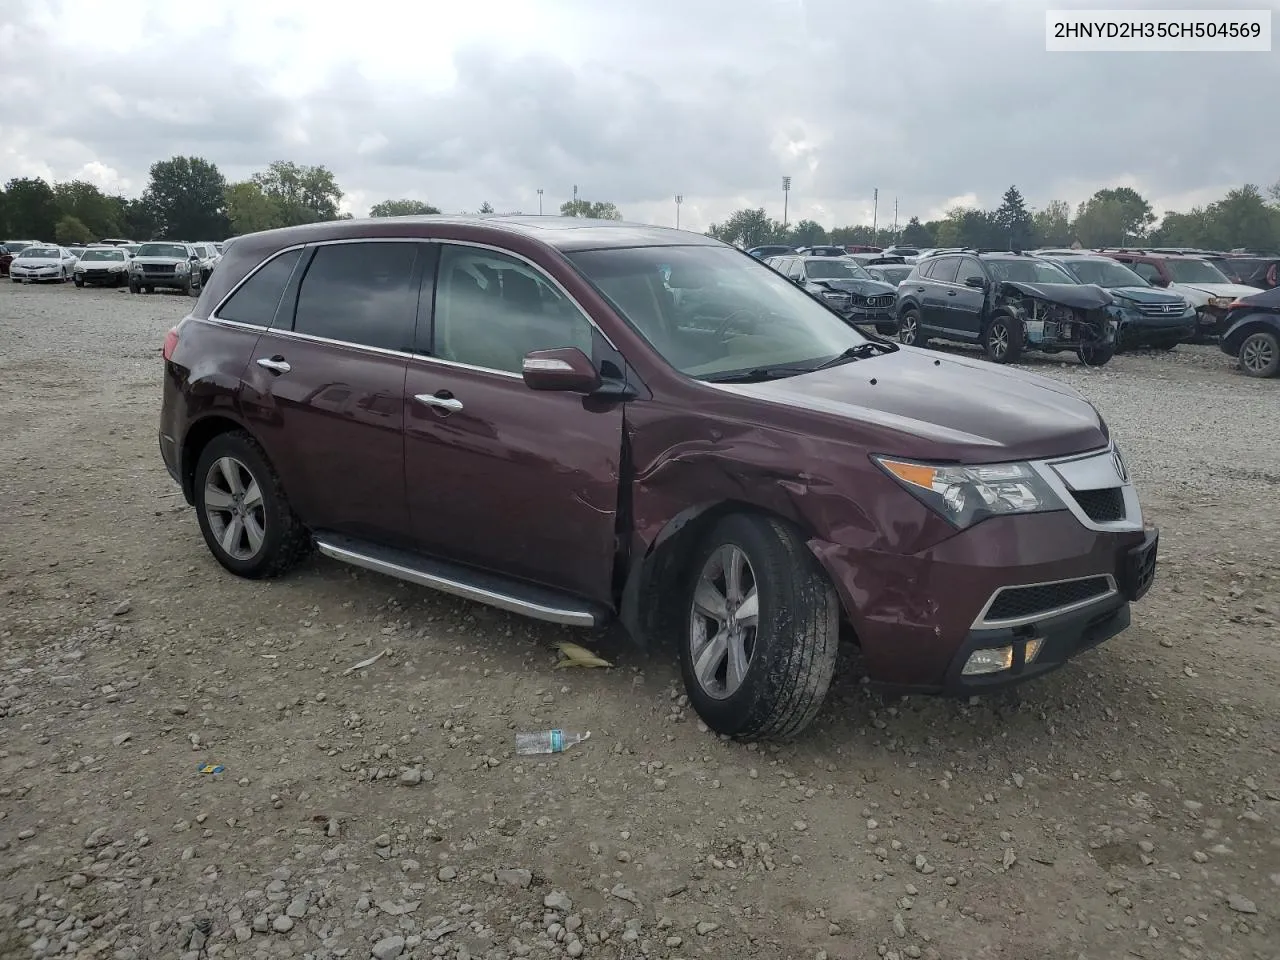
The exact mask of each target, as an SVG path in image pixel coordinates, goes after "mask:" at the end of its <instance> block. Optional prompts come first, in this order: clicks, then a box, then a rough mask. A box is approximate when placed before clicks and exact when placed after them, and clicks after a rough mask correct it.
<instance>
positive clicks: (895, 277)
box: [871, 266, 911, 287]
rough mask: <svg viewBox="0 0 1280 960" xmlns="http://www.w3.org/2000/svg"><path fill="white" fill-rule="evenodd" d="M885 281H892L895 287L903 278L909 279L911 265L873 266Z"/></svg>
mask: <svg viewBox="0 0 1280 960" xmlns="http://www.w3.org/2000/svg"><path fill="white" fill-rule="evenodd" d="M871 269H872V270H874V271H875V272H876V273H877V274H878V275H879V276H880V277H881V278H882V279H883V280H884V282H885V283H892V284H893V285H894V286H895V287H896V286H897V285H898V284H900V283H901V282H902V281H903V280H905V279H907V275H908V274H909V273H911V267H908V266H901V267H872V268H871Z"/></svg>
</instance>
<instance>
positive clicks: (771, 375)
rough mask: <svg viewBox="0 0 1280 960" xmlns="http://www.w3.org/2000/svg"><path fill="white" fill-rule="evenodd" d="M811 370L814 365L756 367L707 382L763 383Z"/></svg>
mask: <svg viewBox="0 0 1280 960" xmlns="http://www.w3.org/2000/svg"><path fill="white" fill-rule="evenodd" d="M811 370H813V367H755V368H754V369H752V370H740V371H738V372H737V373H725V374H721V375H720V376H718V377H707V378H705V379H706V381H707V383H763V382H764V381H765V380H783V379H785V378H787V377H796V376H799V375H800V374H802V373H809V372H810V371H811Z"/></svg>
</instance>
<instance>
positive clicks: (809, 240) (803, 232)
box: [787, 220, 827, 247]
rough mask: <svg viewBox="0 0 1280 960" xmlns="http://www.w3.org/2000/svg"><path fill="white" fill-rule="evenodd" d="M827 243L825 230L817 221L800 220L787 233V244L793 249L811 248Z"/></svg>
mask: <svg viewBox="0 0 1280 960" xmlns="http://www.w3.org/2000/svg"><path fill="white" fill-rule="evenodd" d="M826 242H827V228H826V227H824V226H823V225H822V224H820V223H818V221H817V220H801V221H800V222H799V223H797V224H794V225H793V226H792V227H791V229H790V230H789V231H788V236H787V243H790V244H791V245H792V246H793V247H812V246H816V245H818V244H823V243H826Z"/></svg>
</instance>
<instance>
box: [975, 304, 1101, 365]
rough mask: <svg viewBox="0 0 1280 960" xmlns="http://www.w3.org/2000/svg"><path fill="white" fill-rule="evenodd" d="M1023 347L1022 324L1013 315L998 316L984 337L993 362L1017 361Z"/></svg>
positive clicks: (987, 352)
mask: <svg viewBox="0 0 1280 960" xmlns="http://www.w3.org/2000/svg"><path fill="white" fill-rule="evenodd" d="M1022 347H1023V342H1022V324H1021V323H1019V322H1018V321H1017V320H1014V319H1012V318H1011V317H1005V316H1000V317H996V318H995V319H994V320H992V321H991V323H990V324H989V325H988V326H987V332H986V335H985V336H984V337H983V338H982V348H983V350H984V351H985V352H986V354H987V359H988V360H990V361H992V362H993V363H1017V362H1018V360H1019V358H1021V356H1022ZM1107 359H1108V360H1109V359H1111V358H1110V357H1108V358H1107Z"/></svg>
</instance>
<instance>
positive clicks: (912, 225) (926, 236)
mask: <svg viewBox="0 0 1280 960" xmlns="http://www.w3.org/2000/svg"><path fill="white" fill-rule="evenodd" d="M898 242H899V243H900V244H902V245H903V246H904V247H931V246H933V234H932V233H930V232H929V229H928V228H927V227H926V226H925V225H924V224H923V223H921V222H920V218H919V217H912V218H911V219H910V220H908V221H907V225H906V226H905V227H903V228H902V236H901V237H899V238H898Z"/></svg>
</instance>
